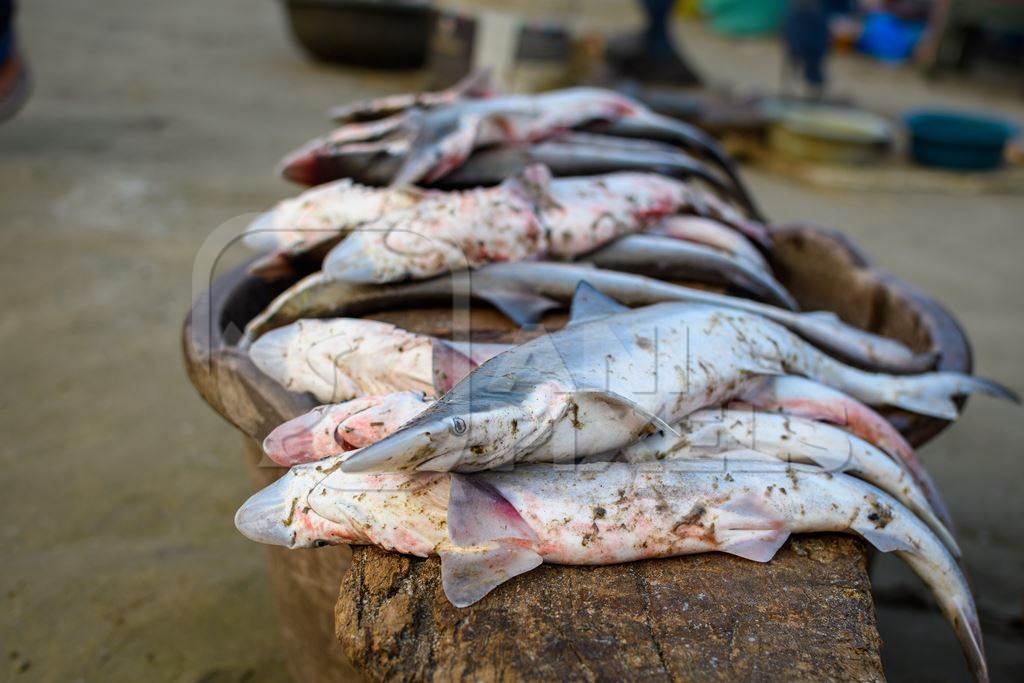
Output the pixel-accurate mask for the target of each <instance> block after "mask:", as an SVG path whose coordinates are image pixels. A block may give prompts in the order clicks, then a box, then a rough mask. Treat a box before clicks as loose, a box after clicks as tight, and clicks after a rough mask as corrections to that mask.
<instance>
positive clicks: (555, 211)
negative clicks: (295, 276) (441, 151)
mask: <svg viewBox="0 0 1024 683" xmlns="http://www.w3.org/2000/svg"><path fill="white" fill-rule="evenodd" d="M696 202H697V199H696V195H695V194H694V193H693V192H692V191H691V189H690V187H689V186H688V185H686V184H685V183H683V182H680V181H678V180H675V179H672V178H666V177H664V176H660V175H656V174H650V173H611V174H607V175H602V176H592V177H582V178H558V179H552V177H551V174H550V172H549V171H548V169H547V168H546V167H543V166H536V167H531V168H530V169H527V170H526V171H525V172H524V173H523V174H521V175H520V176H518V177H516V178H512V179H510V180H508V181H506V182H504V183H502V184H501V185H499V186H498V187H494V188H487V189H476V190H469V191H466V192H456V193H448V194H443V195H435V196H433V197H430V198H427V199H425V200H423V201H421V202H419V203H418V204H416V205H415V206H413V207H411V208H409V209H408V210H406V211H400V212H394V213H390V214H388V215H386V216H384V217H382V218H381V219H379V220H377V221H373V222H370V223H366V224H364V225H362V226H360V228H359V229H358V230H357V231H355V232H352V233H350V234H349V235H348V236H347V237H346V238H345V239H343V240H342V241H341V243H339V244H338V245H337V246H336V247H334V248H333V249H332V250H331V252H330V253H329V254H328V255H327V258H326V259H325V260H324V264H323V270H324V272H325V273H327V275H328V276H330V277H333V278H337V279H339V280H346V281H350V282H361V283H384V282H396V281H401V280H406V279H424V278H429V277H433V276H436V275H441V274H443V273H446V272H451V271H456V270H461V269H465V268H478V267H480V266H482V265H484V264H486V263H490V262H494V261H523V260H531V259H537V258H541V257H545V256H549V257H553V258H558V259H565V258H571V257H573V256H578V255H579V254H583V253H585V252H588V251H591V250H593V249H595V248H597V247H600V246H601V245H603V244H607V243H608V242H610V241H612V240H614V239H615V238H617V237H620V236H622V235H627V234H630V233H635V232H639V231H641V230H643V229H645V228H646V227H647V226H648V225H650V224H651V223H652V222H653V221H654V220H656V219H658V218H660V217H662V216H665V215H669V214H672V213H676V212H678V211H680V210H682V209H685V208H686V207H689V206H694V205H695V204H696ZM665 239H667V238H665ZM716 255H717V254H716ZM720 258H724V257H720ZM716 266H719V267H722V264H716ZM733 269H734V270H735V268H733ZM757 277H758V278H763V277H764V276H763V274H761V273H758V274H757ZM734 279H735V278H734Z"/></svg>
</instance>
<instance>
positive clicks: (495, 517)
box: [448, 474, 537, 546]
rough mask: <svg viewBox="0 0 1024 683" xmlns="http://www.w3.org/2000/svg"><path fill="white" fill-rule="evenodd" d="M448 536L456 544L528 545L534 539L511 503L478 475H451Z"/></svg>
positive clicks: (524, 521) (535, 536)
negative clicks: (506, 543)
mask: <svg viewBox="0 0 1024 683" xmlns="http://www.w3.org/2000/svg"><path fill="white" fill-rule="evenodd" d="M448 537H449V538H451V540H452V543H454V544H455V545H459V546H479V545H486V544H488V543H492V542H497V541H510V542H513V543H516V544H520V545H532V544H534V543H536V541H537V534H535V533H534V531H533V529H532V528H530V525H529V524H527V523H526V520H524V519H523V518H522V516H521V515H520V514H519V511H518V510H516V508H515V506H513V505H512V504H511V503H509V502H508V500H506V499H505V497H504V496H502V495H501V494H500V493H499V492H498V491H497V490H496V489H495V488H494V487H493V486H491V485H490V484H488V483H486V482H485V481H483V480H482V479H480V478H479V477H474V476H466V475H461V474H452V475H451V488H450V491H449V494H448Z"/></svg>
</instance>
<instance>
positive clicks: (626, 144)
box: [332, 131, 770, 247]
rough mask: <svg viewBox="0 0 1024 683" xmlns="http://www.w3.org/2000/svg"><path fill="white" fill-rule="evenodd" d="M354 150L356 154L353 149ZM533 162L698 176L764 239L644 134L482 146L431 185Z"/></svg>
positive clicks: (709, 180)
mask: <svg viewBox="0 0 1024 683" xmlns="http://www.w3.org/2000/svg"><path fill="white" fill-rule="evenodd" d="M349 153H350V150H349V149H348V148H347V147H346V146H344V145H343V146H341V147H338V148H336V149H334V150H332V154H334V155H339V156H344V155H348V154H349ZM355 153H356V154H358V150H356V152H355ZM534 164H544V165H545V166H547V167H548V168H549V169H551V172H552V174H553V175H555V176H556V177H562V176H581V175H597V174H603V173H613V172H616V171H642V172H648V173H660V174H662V175H666V176H671V177H673V178H679V179H682V180H690V179H697V180H701V181H703V182H704V183H706V184H707V185H708V186H709V187H710V189H711V190H713V191H714V193H715V194H711V193H709V194H711V196H714V197H715V198H716V199H717V201H716V202H714V203H715V204H725V205H727V206H728V208H729V211H728V213H730V214H736V215H737V216H738V217H739V219H740V221H741V222H742V224H743V226H742V229H743V230H748V229H751V230H753V231H754V232H756V233H757V237H756V238H755V239H757V240H758V242H759V243H760V244H762V246H765V247H767V246H769V244H770V242H769V241H768V240H767V239H766V238H767V229H766V228H765V227H764V226H763V225H760V224H757V223H756V222H755V221H752V220H751V219H750V218H747V217H746V215H745V213H744V212H742V211H740V210H739V209H736V208H734V207H733V206H731V205H729V203H728V202H723V201H722V200H721V199H718V197H717V195H719V194H720V195H722V196H723V197H725V198H728V199H731V200H733V201H736V199H737V198H736V190H735V188H734V187H733V186H732V185H731V184H730V183H728V182H726V181H724V180H722V178H721V177H720V176H719V175H718V174H717V173H715V172H714V171H713V170H711V169H710V168H708V166H707V165H706V164H705V163H704V162H702V161H700V160H698V159H697V158H695V157H693V156H691V155H689V154H687V153H686V152H684V151H682V150H681V149H679V148H678V147H674V146H672V145H668V144H665V143H660V142H653V141H650V140H641V139H631V138H619V137H613V136H611V135H597V134H593V133H579V132H575V131H568V132H566V133H562V134H560V135H557V136H555V137H551V138H547V139H544V140H540V141H537V142H529V143H519V144H505V145H499V146H495V147H488V148H486V149H479V150H476V151H474V152H473V154H472V155H471V156H470V157H469V159H467V160H466V162H465V163H464V164H463V165H462V166H460V167H459V168H457V169H455V170H454V171H452V172H451V173H449V174H447V175H445V176H444V177H443V178H440V179H438V180H437V181H435V182H434V183H433V184H432V185H431V187H444V188H452V187H474V186H477V185H494V184H497V183H500V182H501V181H502V180H504V179H505V178H508V177H510V176H513V175H516V174H518V173H521V172H522V171H523V169H525V168H527V167H529V166H531V165H534ZM709 208H712V209H714V208H718V207H717V206H715V207H709Z"/></svg>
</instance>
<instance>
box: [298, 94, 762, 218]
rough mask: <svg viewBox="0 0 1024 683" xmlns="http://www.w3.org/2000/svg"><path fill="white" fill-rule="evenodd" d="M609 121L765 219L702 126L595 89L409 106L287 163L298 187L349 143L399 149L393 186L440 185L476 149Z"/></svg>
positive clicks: (321, 141)
mask: <svg viewBox="0 0 1024 683" xmlns="http://www.w3.org/2000/svg"><path fill="white" fill-rule="evenodd" d="M597 122H607V125H606V129H607V132H610V133H611V134H613V135H622V136H625V137H641V138H649V137H652V136H656V137H660V138H662V139H665V140H668V141H670V142H672V143H674V144H677V145H680V146H682V147H684V148H686V149H688V150H689V151H692V152H694V153H696V154H698V155H700V156H703V157H706V158H708V159H710V160H711V161H713V162H714V163H715V164H716V165H718V166H719V167H720V168H721V170H722V172H723V173H724V174H725V175H726V177H727V178H728V180H729V182H730V183H731V184H732V185H733V186H734V188H735V189H736V194H737V195H738V196H739V198H740V200H741V201H742V203H743V204H744V205H745V207H746V208H747V210H748V211H749V212H750V213H751V215H752V217H753V218H755V219H758V220H762V216H761V215H760V214H759V212H758V210H757V208H756V206H755V205H754V203H753V200H752V198H751V197H750V193H749V192H748V191H747V190H746V187H745V186H744V185H743V183H742V181H741V180H740V178H739V173H738V171H737V169H736V165H735V163H734V162H733V161H732V159H731V158H730V157H729V156H728V155H726V154H725V153H724V152H723V151H722V150H721V149H720V148H719V146H718V144H717V142H716V141H715V140H714V139H713V138H711V137H710V136H709V135H708V134H707V133H705V132H703V131H701V130H700V129H698V128H696V127H694V126H691V125H689V124H686V123H683V122H682V121H678V120H675V119H670V118H667V117H664V116H661V115H659V114H656V113H654V112H652V111H650V110H649V109H647V108H646V107H644V106H643V105H642V104H640V103H639V102H636V101H635V100H631V99H629V98H628V97H625V96H623V95H620V94H618V93H615V92H612V91H609V90H601V89H598V88H568V89H565V90H556V91H552V92H548V93H541V94H538V95H508V96H504V97H492V98H484V99H459V100H454V101H451V102H450V103H448V104H444V105H441V106H437V107H433V108H425V109H424V108H417V107H411V108H407V109H404V110H402V111H400V112H399V113H396V114H394V115H392V116H390V117H388V118H383V119H378V120H374V121H370V122H353V123H349V124H346V125H343V126H341V127H340V128H338V129H336V130H334V131H333V132H332V133H330V134H329V135H327V136H324V137H322V138H318V139H315V140H313V141H311V142H309V143H307V144H306V145H304V146H303V147H302V148H300V149H299V150H297V151H296V152H294V153H292V154H290V155H289V156H288V157H287V158H286V159H285V160H284V162H283V170H282V172H283V173H284V175H285V176H286V177H288V178H291V179H294V180H297V181H298V182H309V181H311V180H312V181H313V183H315V182H318V181H320V180H319V179H320V178H321V175H320V171H319V168H318V167H319V166H321V165H322V161H321V160H322V159H323V158H324V157H327V158H330V156H331V153H332V150H333V149H335V148H336V147H338V146H339V145H345V144H348V143H364V144H373V145H376V146H377V147H378V148H380V149H381V151H383V148H384V147H396V148H398V149H399V150H402V151H401V152H400V153H401V154H403V155H404V160H403V163H402V166H401V168H400V169H399V170H398V171H397V172H396V173H395V175H394V177H393V179H392V183H393V184H397V185H405V184H412V183H430V182H432V181H436V180H438V179H440V178H442V177H444V176H445V175H447V174H449V173H451V172H452V171H454V170H455V169H457V168H459V167H460V166H461V165H463V164H464V163H465V162H466V160H467V159H468V158H469V157H470V155H471V154H472V152H473V151H474V150H475V149H478V148H482V147H488V146H492V145H508V144H516V143H529V142H535V141H539V140H543V139H546V138H549V137H552V136H554V135H558V134H561V133H563V132H564V131H566V130H570V129H574V128H580V127H581V126H585V125H587V124H593V123H597Z"/></svg>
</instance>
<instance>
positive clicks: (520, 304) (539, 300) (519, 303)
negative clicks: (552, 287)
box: [473, 288, 561, 327]
mask: <svg viewBox="0 0 1024 683" xmlns="http://www.w3.org/2000/svg"><path fill="white" fill-rule="evenodd" d="M473 296H475V297H477V298H478V299H483V300H484V301H486V302H487V303H489V304H491V305H492V306H494V307H495V308H497V309H498V310H499V311H501V312H502V313H503V314H504V315H505V316H506V317H507V318H508V319H509V320H511V321H512V322H514V323H515V324H517V325H519V326H520V327H527V326H529V325H535V324H536V323H537V322H539V321H540V319H541V316H543V315H544V314H545V313H546V312H548V311H550V310H553V309H556V308H560V307H561V304H560V303H558V302H557V301H553V300H552V299H549V298H547V297H545V296H541V295H539V294H531V293H530V292H526V291H515V290H512V289H479V288H474V289H473Z"/></svg>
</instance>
